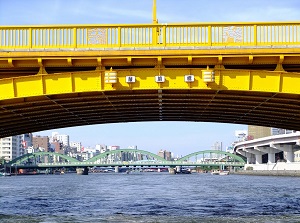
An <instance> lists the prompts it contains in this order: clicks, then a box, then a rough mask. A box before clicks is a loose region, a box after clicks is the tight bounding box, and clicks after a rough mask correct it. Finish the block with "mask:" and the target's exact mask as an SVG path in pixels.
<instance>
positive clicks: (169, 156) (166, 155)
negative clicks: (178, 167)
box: [157, 149, 172, 161]
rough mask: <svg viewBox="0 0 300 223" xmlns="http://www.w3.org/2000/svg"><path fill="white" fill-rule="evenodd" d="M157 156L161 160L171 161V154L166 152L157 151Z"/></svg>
mask: <svg viewBox="0 0 300 223" xmlns="http://www.w3.org/2000/svg"><path fill="white" fill-rule="evenodd" d="M157 155H158V156H160V157H161V158H164V159H165V160H169V161H170V160H172V153H171V152H169V151H167V150H162V149H161V150H160V151H158V153H157Z"/></svg>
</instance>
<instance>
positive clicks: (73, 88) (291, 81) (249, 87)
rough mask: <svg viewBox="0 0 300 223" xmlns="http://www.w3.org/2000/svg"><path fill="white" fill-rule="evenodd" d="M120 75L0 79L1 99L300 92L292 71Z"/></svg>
mask: <svg viewBox="0 0 300 223" xmlns="http://www.w3.org/2000/svg"><path fill="white" fill-rule="evenodd" d="M158 74H160V75H161V76H165V82H163V83H157V82H156V81H155V76H157V75H158ZM185 75H194V78H195V80H194V82H191V83H189V82H186V81H185V79H184V78H185ZM117 76H118V78H117V83H115V84H106V83H105V82H104V70H103V71H88V72H74V73H60V74H42V75H36V76H25V77H17V78H9V79H0V100H6V99H12V98H23V97H33V96H43V95H55V94H69V93H81V92H95V91H96V92H97V91H98V92H102V91H122V90H153V89H157V90H159V89H160V90H178V89H182V90H187V89H188V90H193V89H195V90H196V89H198V90H199V89H203V90H228V91H230V90H239V91H257V92H274V93H289V94H299V93H300V88H299V87H298V86H300V78H299V74H298V73H291V72H280V71H277V72H270V71H254V70H225V69H223V70H222V69H219V70H218V69H216V70H215V81H214V82H213V83H205V81H204V80H203V75H202V73H201V69H188V70H187V69H130V70H120V71H117ZM126 76H134V77H135V78H136V82H134V83H127V82H126Z"/></svg>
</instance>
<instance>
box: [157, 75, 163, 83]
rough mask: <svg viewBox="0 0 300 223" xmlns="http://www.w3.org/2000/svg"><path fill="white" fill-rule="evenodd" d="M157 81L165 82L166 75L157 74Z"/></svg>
mask: <svg viewBox="0 0 300 223" xmlns="http://www.w3.org/2000/svg"><path fill="white" fill-rule="evenodd" d="M155 81H156V82H157V83H163V82H165V76H155Z"/></svg>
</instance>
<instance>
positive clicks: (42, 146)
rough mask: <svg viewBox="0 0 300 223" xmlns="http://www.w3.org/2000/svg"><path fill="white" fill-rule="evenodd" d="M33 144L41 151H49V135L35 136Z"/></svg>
mask: <svg viewBox="0 0 300 223" xmlns="http://www.w3.org/2000/svg"><path fill="white" fill-rule="evenodd" d="M32 146H33V147H34V148H35V149H39V150H40V151H45V152H49V147H50V145H49V137H48V136H33V137H32Z"/></svg>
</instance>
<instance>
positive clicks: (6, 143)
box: [0, 135, 23, 161]
mask: <svg viewBox="0 0 300 223" xmlns="http://www.w3.org/2000/svg"><path fill="white" fill-rule="evenodd" d="M22 150H23V146H22V144H21V136H20V135H17V136H10V137H5V138H0V157H3V158H4V159H5V160H7V161H11V160H13V159H15V158H17V157H19V156H20V154H22Z"/></svg>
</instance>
